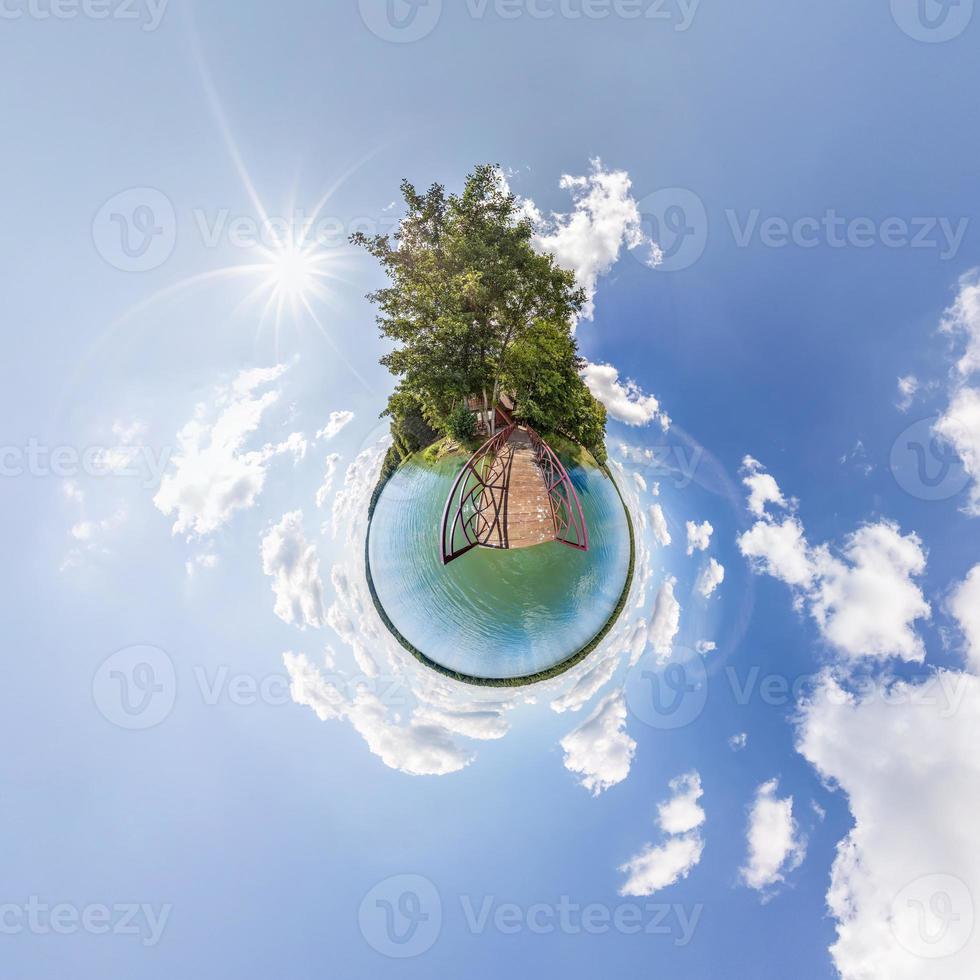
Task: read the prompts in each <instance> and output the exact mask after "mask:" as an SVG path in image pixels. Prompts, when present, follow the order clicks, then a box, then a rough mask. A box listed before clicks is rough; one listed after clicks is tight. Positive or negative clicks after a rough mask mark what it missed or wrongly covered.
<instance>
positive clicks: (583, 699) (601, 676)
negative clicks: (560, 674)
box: [551, 657, 619, 714]
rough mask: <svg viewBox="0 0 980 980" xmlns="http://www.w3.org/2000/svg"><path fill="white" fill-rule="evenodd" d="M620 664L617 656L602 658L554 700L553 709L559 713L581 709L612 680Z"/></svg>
mask: <svg viewBox="0 0 980 980" xmlns="http://www.w3.org/2000/svg"><path fill="white" fill-rule="evenodd" d="M618 666H619V660H618V658H617V657H606V658H604V659H600V660H599V661H598V662H597V663H596V664H595V666H594V667H590V668H588V669H587V670H586V671H585V672H584V673H583V674H582V675H581V676H580V677H579V678H578V680H577V681H576V682H575V683H574V684H573V685H572V687H570V688H569V689H568V690H567V691H565V692H564V693H563V694H560V695H559V696H558V697H557V698H554V699H553V700H552V702H551V709H552V711H555V712H557V713H558V714H564V713H565V712H566V711H581V709H582V708H584V707H585V706H586V705H587V704H588V703H589V702H590V701H591V700H592V698H594V697H595V696H596V694H598V693H599V691H601V690H602V688H603V687H605V685H606V684H608V683H609V681H611V680H612V678H613V675H614V674H615V673H616V668H617V667H618Z"/></svg>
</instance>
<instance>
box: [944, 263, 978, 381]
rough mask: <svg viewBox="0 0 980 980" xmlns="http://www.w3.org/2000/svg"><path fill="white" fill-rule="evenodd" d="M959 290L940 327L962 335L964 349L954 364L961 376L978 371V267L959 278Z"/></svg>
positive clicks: (947, 331)
mask: <svg viewBox="0 0 980 980" xmlns="http://www.w3.org/2000/svg"><path fill="white" fill-rule="evenodd" d="M959 285H960V291H959V293H958V294H957V297H956V300H955V301H954V302H953V305H952V306H950V308H949V309H948V310H946V312H945V314H944V315H943V320H942V324H941V328H942V330H943V331H945V332H946V333H948V334H954V335H962V336H963V337H965V339H966V349H965V350H964V352H963V356H962V357H961V358H960V360H959V362H958V363H957V365H956V368H957V370H958V371H959V373H960V374H961V375H962V376H963V377H969V376H970V375H971V374H974V373H976V372H977V371H980V269H973V270H971V271H970V272H968V273H967V274H966V275H964V276H963V277H962V278H961V279H960V284H959Z"/></svg>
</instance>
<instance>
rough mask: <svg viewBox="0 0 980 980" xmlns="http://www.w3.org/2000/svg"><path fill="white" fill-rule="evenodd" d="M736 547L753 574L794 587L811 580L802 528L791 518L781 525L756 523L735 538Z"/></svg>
mask: <svg viewBox="0 0 980 980" xmlns="http://www.w3.org/2000/svg"><path fill="white" fill-rule="evenodd" d="M738 546H739V549H740V550H741V552H742V554H743V555H745V557H746V558H748V559H750V561H751V562H752V566H753V568H754V569H755V570H756V571H757V572H761V573H765V574H766V575H771V576H772V577H773V578H777V579H779V580H780V581H782V582H785V583H786V584H787V585H791V586H794V587H805V586H808V585H809V584H810V582H812V581H813V574H814V572H813V566H812V565H811V563H810V554H809V545H808V544H807V541H806V535H805V532H804V530H803V525H802V524H801V523H800V522H799V521H798V520H797V519H796V518H795V517H787V518H786V520H784V521H783V522H782V523H781V524H777V523H774V522H771V521H759V522H758V523H757V524H755V525H754V526H753V527H752V528H751V529H750V530H748V531H746V532H745V534H743V535H742V536H741V537H740V538H739V539H738Z"/></svg>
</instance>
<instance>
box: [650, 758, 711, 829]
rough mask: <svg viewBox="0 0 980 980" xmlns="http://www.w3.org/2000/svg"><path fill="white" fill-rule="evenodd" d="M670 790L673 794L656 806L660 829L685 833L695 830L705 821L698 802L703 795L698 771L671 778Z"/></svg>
mask: <svg viewBox="0 0 980 980" xmlns="http://www.w3.org/2000/svg"><path fill="white" fill-rule="evenodd" d="M670 790H671V792H672V793H673V794H674V795H673V796H672V797H671V798H670V799H669V800H667V802H666V803H661V804H660V806H659V807H657V819H658V821H659V823H660V829H661V830H662V831H663V832H664V833H665V834H686V833H688V832H689V831H692V830H696V829H697V828H698V827H700V826H701V825H702V824H703V823H704V821H705V814H704V810H703V809H702V808H701V806H700V805H699V803H698V801H699V800H700V799H701V797H702V796H704V790H703V789H702V788H701V775H700V773H697V772H689V773H687V774H686V775H684V776H678V777H677V778H676V779H674V780H671V783H670Z"/></svg>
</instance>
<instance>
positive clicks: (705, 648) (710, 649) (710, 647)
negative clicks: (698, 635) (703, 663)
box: [696, 640, 718, 657]
mask: <svg viewBox="0 0 980 980" xmlns="http://www.w3.org/2000/svg"><path fill="white" fill-rule="evenodd" d="M696 649H697V651H698V653H700V654H701V656H702V657H704V656H707V655H708V654H709V653H714V652H715V650H717V649H718V644H717V643H715V642H714V641H712V640H701V642H700V643H698V645H697V647H696Z"/></svg>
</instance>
